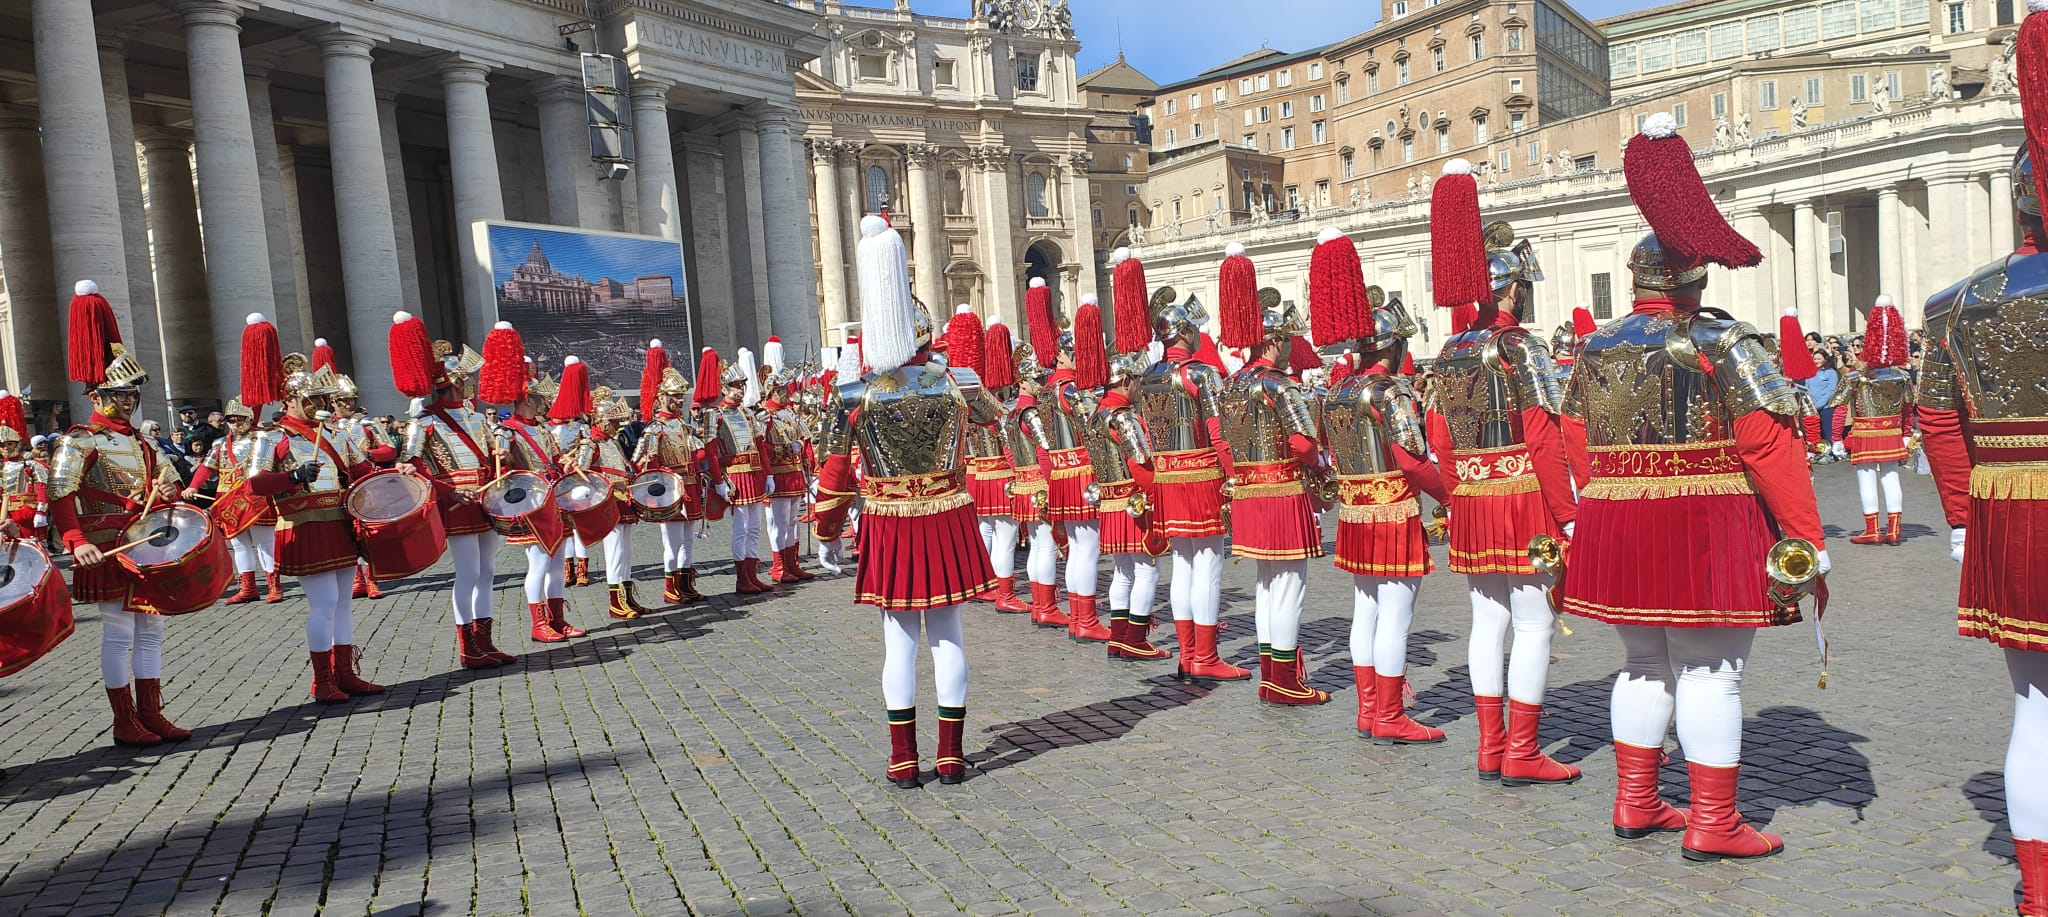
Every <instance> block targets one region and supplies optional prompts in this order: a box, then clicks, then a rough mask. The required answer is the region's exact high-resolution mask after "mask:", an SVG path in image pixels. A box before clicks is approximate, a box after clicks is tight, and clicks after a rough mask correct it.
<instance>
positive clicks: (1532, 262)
mask: <svg viewBox="0 0 2048 917" xmlns="http://www.w3.org/2000/svg"><path fill="white" fill-rule="evenodd" d="M1429 223H1430V251H1431V255H1432V260H1433V268H1434V271H1435V275H1434V280H1435V283H1434V286H1435V289H1434V293H1435V298H1436V304H1437V305H1438V306H1440V307H1444V308H1454V309H1455V308H1458V307H1470V306H1472V305H1474V304H1475V303H1476V304H1477V306H1478V308H1477V309H1476V310H1475V311H1474V312H1473V313H1471V319H1470V320H1471V326H1470V328H1469V329H1467V330H1465V331H1463V332H1461V333H1458V334H1455V335H1453V336H1452V337H1451V338H1450V339H1449V340H1447V341H1445V342H1444V349H1443V353H1442V355H1441V356H1439V357H1438V358H1437V361H1436V364H1435V366H1434V367H1432V368H1433V369H1434V370H1435V372H1436V382H1435V384H1434V385H1432V386H1431V387H1430V391H1429V399H1430V404H1429V408H1430V411H1431V416H1430V418H1429V438H1430V444H1431V446H1432V447H1433V448H1434V450H1435V452H1436V455H1437V461H1438V462H1439V463H1440V464H1441V469H1442V471H1444V472H1445V473H1446V474H1445V478H1446V480H1445V481H1444V483H1445V485H1446V486H1447V487H1449V488H1450V491H1451V502H1450V511H1451V519H1452V523H1451V527H1450V546H1451V570H1452V571H1453V572H1457V573H1463V574H1465V575H1466V576H1467V577H1468V579H1469V582H1470V585H1471V589H1472V639H1471V646H1470V661H1471V671H1472V693H1473V696H1474V706H1475V707H1476V708H1477V710H1478V717H1479V763H1478V769H1479V776H1480V777H1481V778H1483V779H1486V780H1493V779H1499V780H1500V781H1501V782H1502V783H1504V784H1506V785H1508V786H1523V785H1527V784H1531V783H1570V782H1572V781H1574V780H1577V779H1579V769H1578V768H1576V767H1572V766H1570V765H1566V764H1560V763H1558V762H1557V761H1555V760H1552V759H1551V758H1550V757H1549V756H1548V755H1545V754H1544V753H1543V749H1542V745H1541V743H1540V741H1539V740H1538V727H1539V725H1540V724H1541V722H1542V718H1543V695H1544V689H1545V684H1546V682H1547V681H1548V680H1549V676H1550V638H1551V634H1552V632H1553V631H1554V630H1555V629H1556V627H1557V612H1556V610H1555V609H1553V608H1552V607H1551V605H1550V600H1549V597H1548V593H1549V589H1550V587H1551V578H1550V577H1549V576H1548V575H1546V574H1543V573H1541V572H1539V571H1538V570H1537V569H1536V566H1535V561H1534V560H1532V559H1531V557H1530V555H1529V547H1530V543H1531V541H1532V539H1535V538H1536V537H1537V536H1539V535H1540V536H1545V537H1548V538H1552V539H1556V540H1558V541H1560V542H1561V541H1563V540H1564V539H1566V538H1567V537H1568V536H1569V533H1570V531H1571V525H1572V518H1573V505H1572V502H1573V501H1572V483H1571V474H1570V471H1569V469H1568V468H1567V465H1566V459H1565V454H1564V444H1563V442H1562V440H1560V439H1559V437H1558V426H1557V411H1558V408H1559V407H1560V405H1561V403H1562V401H1563V396H1562V393H1561V391H1560V389H1559V384H1558V383H1559V378H1558V373H1557V367H1556V365H1555V364H1554V363H1552V362H1551V359H1550V350H1549V348H1548V347H1546V346H1544V343H1543V341H1542V340H1541V339H1540V338H1538V337H1536V336H1535V335H1533V334H1531V333H1529V332H1528V331H1527V330H1526V329H1524V328H1523V327H1522V325H1521V321H1522V317H1523V315H1524V313H1526V312H1527V311H1528V310H1529V309H1532V308H1534V305H1533V302H1532V297H1533V296H1534V290H1535V282H1536V281H1538V280H1541V279H1543V274H1542V271H1541V269H1540V268H1538V266H1537V264H1536V255H1535V252H1534V251H1533V250H1532V249H1531V247H1530V245H1529V243H1528V242H1527V241H1523V242H1520V243H1517V242H1516V241H1515V235H1514V230H1512V229H1510V228H1509V227H1508V225H1507V224H1506V223H1494V224H1492V225H1490V226H1487V227H1486V228H1485V230H1484V231H1482V230H1481V228H1480V224H1479V190H1478V186H1477V185H1476V184H1474V182H1473V180H1472V164H1471V163H1469V162H1466V161H1465V160H1463V159H1453V160H1451V161H1450V163H1449V164H1447V165H1445V167H1444V174H1443V176H1442V177H1441V178H1438V179H1437V183H1436V188H1435V190H1434V192H1433V197H1432V199H1431V202H1430V213H1429ZM1511 627H1512V629H1513V631H1514V634H1515V646H1514V654H1513V661H1512V664H1509V663H1508V659H1507V658H1506V657H1507V655H1508V654H1507V649H1506V641H1507V634H1508V631H1509V629H1510V628H1511ZM1504 668H1505V669H1506V677H1505V678H1503V676H1502V670H1503V669H1504ZM1503 695H1505V698H1506V701H1507V714H1508V715H1507V722H1506V723H1505V724H1503V723H1502V720H1501V703H1502V699H1503Z"/></svg>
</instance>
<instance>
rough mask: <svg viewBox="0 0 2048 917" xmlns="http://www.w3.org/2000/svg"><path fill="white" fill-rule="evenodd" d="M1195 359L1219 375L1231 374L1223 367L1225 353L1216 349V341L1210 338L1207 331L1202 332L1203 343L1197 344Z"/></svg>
mask: <svg viewBox="0 0 2048 917" xmlns="http://www.w3.org/2000/svg"><path fill="white" fill-rule="evenodd" d="M1194 359H1195V362H1197V363H1204V364H1207V365H1208V366H1210V367H1211V368H1213V369H1215V370H1216V371H1217V372H1219V373H1227V372H1229V370H1228V369H1225V368H1224V366H1223V351H1220V350H1217V349H1216V339H1215V338H1212V337H1210V336H1209V332H1207V331H1204V332H1202V338H1201V341H1200V342H1198V343H1196V344H1195V356H1194Z"/></svg>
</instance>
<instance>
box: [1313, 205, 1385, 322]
mask: <svg viewBox="0 0 2048 917" xmlns="http://www.w3.org/2000/svg"><path fill="white" fill-rule="evenodd" d="M1371 312H1372V304H1371V303H1370V302H1368V301H1367V300H1366V298H1365V267H1364V265H1362V264H1360V263H1359V260H1358V245H1357V244H1356V243H1354V242H1352V241H1351V237H1350V236H1347V235H1345V234H1344V231H1343V230H1341V229H1338V228H1337V227H1335V226H1332V227H1329V228H1328V229H1325V230H1323V231H1322V232H1320V233H1318V234H1316V247H1315V250H1314V251H1312V252H1310V253H1309V256H1308V322H1309V332H1310V333H1311V334H1313V335H1315V339H1316V346H1319V347H1320V346H1325V345H1329V344H1335V343H1337V342H1339V341H1349V340H1353V339H1355V338H1360V337H1364V336H1365V334H1366V332H1367V331H1368V330H1370V327H1371V325H1370V322H1369V320H1368V318H1367V316H1368V315H1369V314H1370V313H1371Z"/></svg>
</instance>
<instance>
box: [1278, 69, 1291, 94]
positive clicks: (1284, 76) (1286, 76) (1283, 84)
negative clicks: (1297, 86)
mask: <svg viewBox="0 0 2048 917" xmlns="http://www.w3.org/2000/svg"><path fill="white" fill-rule="evenodd" d="M1274 78H1275V79H1277V80H1279V83H1280V88H1281V89H1286V88H1287V87H1289V86H1292V85H1294V68H1293V67H1289V68H1287V69H1285V70H1282V71H1280V72H1279V73H1277V74H1275V75H1274Z"/></svg>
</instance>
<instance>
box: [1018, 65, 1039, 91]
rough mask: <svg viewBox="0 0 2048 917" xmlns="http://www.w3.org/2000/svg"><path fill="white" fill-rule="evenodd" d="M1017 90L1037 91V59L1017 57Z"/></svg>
mask: <svg viewBox="0 0 2048 917" xmlns="http://www.w3.org/2000/svg"><path fill="white" fill-rule="evenodd" d="M1017 91H1018V92H1037V91H1038V61H1037V60H1035V59H1025V58H1019V59H1018V60H1017Z"/></svg>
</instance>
